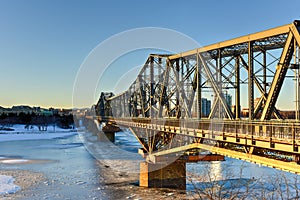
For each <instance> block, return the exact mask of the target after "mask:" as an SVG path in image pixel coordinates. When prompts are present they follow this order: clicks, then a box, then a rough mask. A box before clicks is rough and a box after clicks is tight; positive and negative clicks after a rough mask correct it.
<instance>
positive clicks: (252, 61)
mask: <svg viewBox="0 0 300 200" xmlns="http://www.w3.org/2000/svg"><path fill="white" fill-rule="evenodd" d="M299 32H300V21H294V22H293V23H291V24H288V25H285V26H280V27H277V28H273V29H269V30H266V31H262V32H258V33H254V34H249V35H246V36H243V37H239V38H235V39H231V40H227V41H224V42H220V43H216V44H213V45H209V46H205V47H201V48H198V49H194V50H191V51H187V52H183V53H179V54H174V55H157V54H151V55H149V57H148V59H147V60H146V63H145V64H144V66H143V68H142V69H141V71H140V72H139V74H138V76H137V78H136V80H135V81H134V82H133V83H132V84H131V85H130V87H129V88H128V90H126V91H124V92H123V93H121V94H118V95H113V94H112V93H102V94H101V96H100V99H99V101H98V103H97V105H96V106H95V108H96V114H97V116H98V117H97V119H98V120H99V121H101V122H106V124H108V125H112V126H123V127H128V128H130V130H131V131H132V133H133V134H134V135H135V136H136V138H137V139H138V141H139V142H140V143H141V145H142V147H143V150H141V153H142V154H143V155H144V156H145V157H146V158H147V160H149V161H153V162H155V161H156V159H157V158H159V157H161V156H166V155H172V154H178V153H180V152H181V153H183V155H187V154H195V153H199V149H204V150H209V151H210V152H212V153H216V154H221V155H225V156H229V157H233V158H237V159H243V160H247V161H250V162H255V163H260V164H263V165H266V166H270V167H273V168H278V169H281V170H286V171H290V172H294V173H299V174H300V165H299V164H300V148H299V146H300V122H299V121H298V120H299V99H300V98H299V92H295V91H296V90H297V91H298V90H299V58H300V50H299V46H300V35H299ZM289 71H290V72H292V73H293V74H295V77H294V78H295V80H296V81H297V82H296V83H297V84H296V90H292V91H293V92H295V93H296V94H294V96H295V97H296V106H295V109H294V110H295V119H293V120H283V119H282V118H283V117H282V116H281V113H280V111H279V110H278V109H277V108H276V102H277V100H278V98H279V94H280V91H281V90H282V85H283V83H284V80H285V79H287V78H291V75H289ZM291 96H292V95H291ZM203 98H207V99H211V101H212V105H211V109H210V110H209V112H208V113H204V112H203V111H204V110H205V109H207V105H205V102H204V101H203V100H202V99H203ZM242 98H244V100H246V101H247V105H248V112H247V113H246V115H245V114H244V116H243V117H242V115H241V100H242ZM232 100H233V102H234V103H232V104H233V106H231V103H230V101H232Z"/></svg>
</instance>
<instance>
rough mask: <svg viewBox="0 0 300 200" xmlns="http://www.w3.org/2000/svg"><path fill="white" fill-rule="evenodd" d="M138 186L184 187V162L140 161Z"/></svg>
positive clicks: (183, 188)
mask: <svg viewBox="0 0 300 200" xmlns="http://www.w3.org/2000/svg"><path fill="white" fill-rule="evenodd" d="M140 186H141V187H152V188H176V189H182V190H185V189H186V163H185V162H182V161H175V162H173V163H170V164H169V163H166V162H160V163H155V164H154V163H148V162H146V161H145V162H141V163H140Z"/></svg>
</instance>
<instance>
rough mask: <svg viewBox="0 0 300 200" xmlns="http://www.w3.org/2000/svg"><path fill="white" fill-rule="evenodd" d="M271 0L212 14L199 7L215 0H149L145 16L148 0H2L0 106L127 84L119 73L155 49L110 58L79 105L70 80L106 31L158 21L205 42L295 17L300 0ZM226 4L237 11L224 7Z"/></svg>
mask: <svg viewBox="0 0 300 200" xmlns="http://www.w3.org/2000/svg"><path fill="white" fill-rule="evenodd" d="M276 2H279V1H272V4H270V2H268V1H264V2H260V1H258V0H256V1H252V2H251V3H248V4H247V6H248V9H249V10H255V12H248V14H247V15H245V14H244V7H245V6H244V4H238V3H236V2H234V1H229V2H219V3H218V4H219V6H218V7H216V8H215V10H214V11H215V12H214V14H213V15H211V14H210V13H211V12H210V10H209V9H200V10H199V8H201V7H202V8H203V7H204V8H210V7H212V6H213V5H214V4H215V2H198V1H191V2H190V3H184V2H181V1H176V2H175V3H173V4H171V5H170V4H168V3H167V2H160V1H154V2H152V3H153V4H157V5H160V6H158V7H156V9H155V10H152V15H145V14H144V12H145V6H144V4H143V3H142V2H139V1H133V2H132V3H131V4H128V3H127V2H118V3H116V2H114V1H112V2H85V1H76V2H72V3H70V2H69V1H66V2H61V1H43V2H39V1H36V0H29V1H26V2H23V1H18V0H16V1H1V2H0V17H1V18H0V25H1V27H2V30H1V31H2V36H1V37H0V43H1V44H2V45H1V46H0V66H1V69H2V71H3V72H4V73H2V76H1V79H0V83H1V84H2V85H3V86H5V87H1V88H0V92H1V94H2V95H1V97H0V105H1V106H3V107H12V106H15V105H28V106H30V107H33V106H35V107H36V105H39V106H40V107H43V108H50V107H53V108H66V109H74V108H75V107H76V108H78V109H82V108H90V107H91V106H92V105H93V104H96V103H97V101H98V98H99V95H100V92H102V91H109V92H116V91H124V88H128V87H129V85H130V84H131V81H132V78H135V77H133V76H132V77H127V78H126V79H125V82H124V81H123V82H122V83H125V84H121V85H117V84H118V83H119V81H120V78H122V76H123V75H124V74H125V73H127V72H129V71H131V70H134V68H136V69H135V71H134V72H132V73H133V74H134V73H135V74H137V73H138V70H137V69H138V66H141V65H143V64H144V62H145V59H147V56H148V54H149V52H152V53H155V52H157V51H158V50H153V49H152V50H146V51H140V52H130V53H129V54H126V55H122V57H119V58H118V59H117V60H115V61H114V62H113V63H111V66H110V67H111V68H112V69H111V70H110V71H107V73H106V77H103V79H101V80H99V85H98V86H95V88H96V89H95V91H94V93H95V97H94V99H85V100H84V101H83V102H82V104H81V105H74V103H73V91H74V84H75V82H76V78H77V76H78V73H79V72H80V70H81V66H82V65H83V63H84V62H85V61H86V58H87V56H88V55H90V53H91V52H92V51H93V50H94V49H95V47H96V46H97V45H99V44H100V43H103V42H104V41H106V40H107V39H108V38H110V37H112V36H115V35H116V34H119V33H121V32H124V31H128V30H131V29H134V28H143V27H160V28H165V29H171V30H175V31H178V32H180V33H183V34H186V35H187V36H189V37H191V38H192V39H193V40H195V41H196V42H197V43H199V44H201V46H206V45H209V44H215V43H218V42H220V41H225V40H229V39H232V38H236V37H240V36H244V35H247V34H250V33H255V32H259V31H262V30H266V29H270V28H274V27H278V26H282V25H285V24H289V23H291V22H292V21H294V20H296V19H300V15H299V14H298V9H297V8H298V7H299V6H296V5H300V2H299V1H296V0H294V1H292V3H293V5H295V6H293V7H290V6H289V5H290V4H280V3H276ZM257 3H259V5H260V6H259V7H257ZM166 7H168V8H169V9H173V10H177V9H179V8H182V7H184V8H185V10H186V12H185V11H183V12H178V13H177V14H176V15H169V14H168V13H166V12H165V8H166ZM124 8H125V9H124ZM230 10H234V11H235V12H227V11H230ZM274 10H283V14H282V15H280V16H278V15H277V14H276V13H274ZM284 10H288V11H286V12H284ZM187 11H188V14H186V13H187ZM200 11H201V12H200ZM224 15H226V17H224ZM136 16H139V17H136ZM207 16H211V17H207ZM237 16H238V17H237ZM195 23H196V26H195ZM246 25H247V26H246ZM220 30H221V31H220ZM202 44H203V45H202ZM178 46H179V43H178ZM182 51H184V49H183V50H182ZM108 56H109V55H108ZM103 63H104V62H102V61H99V60H98V61H97V66H99V67H102V65H103ZM99 79H100V77H99ZM101 81H103V82H104V83H103V82H101ZM126 84H127V85H126ZM293 84H294V83H293V82H291V83H290V82H288V83H285V85H286V88H287V89H283V90H282V91H281V95H282V96H284V97H288V98H283V100H279V102H278V104H277V107H278V108H279V109H280V110H287V109H290V110H292V109H293V107H294V104H295V103H294V96H293V95H291V94H292V92H294V88H292V87H293ZM244 107H245V106H244V105H242V108H244Z"/></svg>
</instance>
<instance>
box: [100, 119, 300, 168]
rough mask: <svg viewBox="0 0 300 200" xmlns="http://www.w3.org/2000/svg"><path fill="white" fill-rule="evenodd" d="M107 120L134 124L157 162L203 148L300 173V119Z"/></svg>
mask: <svg viewBox="0 0 300 200" xmlns="http://www.w3.org/2000/svg"><path fill="white" fill-rule="evenodd" d="M98 120H100V121H102V120H104V119H103V118H98ZM106 121H108V122H109V123H112V124H114V125H117V126H121V127H128V128H130V130H131V131H132V132H133V134H134V135H135V136H136V138H137V139H138V140H139V142H140V143H141V144H142V146H143V148H144V152H145V153H146V154H147V155H148V158H149V159H150V160H152V161H154V162H155V158H156V157H159V156H167V155H174V154H177V155H178V154H182V155H186V153H188V154H190V153H192V152H195V149H201V150H207V151H210V152H212V153H216V154H220V155H224V156H228V157H233V158H237V159H242V160H246V161H250V162H254V163H259V164H263V165H266V166H271V167H273V168H278V169H281V170H286V171H290V172H294V173H300V165H298V164H297V163H298V162H299V155H300V148H299V146H300V123H296V122H278V121H268V122H262V121H252V122H250V121H243V120H237V121H230V120H203V119H202V120H191V119H189V120H178V119H170V118H165V119H149V118H107V119H106ZM191 150H192V151H191Z"/></svg>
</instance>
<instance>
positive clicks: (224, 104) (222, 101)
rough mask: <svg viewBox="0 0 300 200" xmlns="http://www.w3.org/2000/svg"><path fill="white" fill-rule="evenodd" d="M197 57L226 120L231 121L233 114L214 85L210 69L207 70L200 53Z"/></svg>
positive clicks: (214, 81)
mask: <svg viewBox="0 0 300 200" xmlns="http://www.w3.org/2000/svg"><path fill="white" fill-rule="evenodd" d="M198 56H199V58H200V61H201V63H202V66H203V68H204V70H205V72H206V75H207V77H208V78H209V80H210V82H211V85H212V87H213V89H214V91H215V93H216V94H217V97H218V99H219V101H220V102H221V104H222V106H223V108H224V109H225V112H226V114H227V116H228V118H229V119H233V114H232V112H231V110H230V109H229V108H228V105H227V103H226V102H225V100H224V97H223V94H222V93H220V90H219V88H218V86H217V85H216V80H215V79H214V77H213V75H212V73H211V71H210V69H209V68H208V66H207V64H206V62H205V60H204V58H203V57H202V56H201V53H199V54H198Z"/></svg>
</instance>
